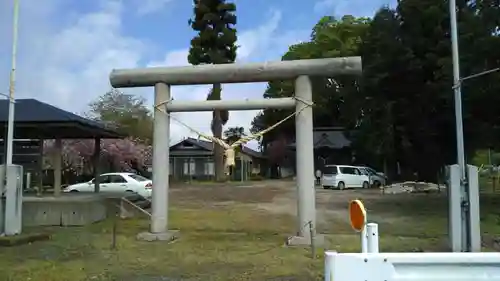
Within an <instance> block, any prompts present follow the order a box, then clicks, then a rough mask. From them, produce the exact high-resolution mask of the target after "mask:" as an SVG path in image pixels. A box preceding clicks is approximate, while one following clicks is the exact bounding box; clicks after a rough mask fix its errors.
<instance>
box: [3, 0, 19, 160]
mask: <svg viewBox="0 0 500 281" xmlns="http://www.w3.org/2000/svg"><path fill="white" fill-rule="evenodd" d="M18 20H19V0H14V16H13V23H12V24H13V26H12V69H11V72H10V85H9V119H8V123H7V154H6V160H5V162H6V164H7V165H11V164H12V151H13V140H14V89H15V82H16V56H17V27H18Z"/></svg>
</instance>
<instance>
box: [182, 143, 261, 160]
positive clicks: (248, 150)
mask: <svg viewBox="0 0 500 281" xmlns="http://www.w3.org/2000/svg"><path fill="white" fill-rule="evenodd" d="M184 141H187V142H189V143H191V144H193V145H197V146H199V147H201V148H203V149H206V150H209V151H212V150H213V149H214V145H213V143H212V142H210V141H206V140H199V139H195V138H187V139H185V140H184ZM242 152H243V153H245V154H247V155H249V156H252V157H256V158H265V156H264V155H263V154H262V153H261V152H259V151H255V150H253V149H251V148H249V147H247V146H243V151H242Z"/></svg>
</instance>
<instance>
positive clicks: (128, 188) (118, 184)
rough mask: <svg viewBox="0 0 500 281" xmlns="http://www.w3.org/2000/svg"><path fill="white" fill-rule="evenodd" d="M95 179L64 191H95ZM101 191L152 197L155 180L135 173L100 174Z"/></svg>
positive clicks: (74, 185)
mask: <svg viewBox="0 0 500 281" xmlns="http://www.w3.org/2000/svg"><path fill="white" fill-rule="evenodd" d="M94 183H95V179H92V180H91V181H88V182H84V183H77V184H73V185H70V186H68V187H66V188H65V189H64V192H93V191H94ZM99 187H100V191H102V192H106V193H125V192H131V193H136V194H139V195H140V196H142V197H144V198H150V197H151V192H152V188H153V182H152V181H151V180H149V179H147V178H145V177H143V176H140V175H136V174H133V173H108V174H102V175H100V176H99Z"/></svg>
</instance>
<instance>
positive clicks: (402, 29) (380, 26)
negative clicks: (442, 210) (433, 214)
mask: <svg viewBox="0 0 500 281" xmlns="http://www.w3.org/2000/svg"><path fill="white" fill-rule="evenodd" d="M477 5H479V6H481V7H482V8H478V6H477ZM491 13H494V14H495V15H497V16H498V8H488V7H486V6H485V2H478V1H472V2H467V3H466V2H463V1H459V3H458V18H459V32H460V33H459V38H460V42H459V43H460V50H461V57H460V64H461V71H462V76H467V75H470V74H473V73H478V72H481V71H484V70H486V69H489V68H492V67H493V66H494V65H495V63H494V61H496V62H498V56H497V55H496V54H494V53H495V52H493V51H492V50H494V48H496V47H498V46H499V45H498V36H495V35H494V34H493V32H492V30H493V29H492V27H493V26H495V22H496V21H498V20H497V19H494V20H493V17H492V16H491ZM449 30H450V26H449V12H448V3H447V2H446V1H431V0H423V1H420V0H402V1H399V3H398V5H397V7H396V9H395V10H391V9H388V8H384V9H381V10H380V11H379V12H378V13H377V14H376V15H375V17H374V20H373V22H372V23H371V24H370V27H369V29H368V32H367V34H366V36H365V37H364V38H363V44H362V48H361V53H362V56H363V68H364V70H363V87H362V90H361V91H360V95H361V96H360V97H364V104H362V105H361V106H359V108H360V110H361V111H362V113H363V114H362V118H361V122H360V126H359V128H358V138H357V147H358V148H361V147H363V148H364V149H365V151H372V152H378V155H379V157H383V158H385V159H384V160H389V161H390V162H392V164H393V167H395V166H396V165H395V164H396V163H399V164H400V165H402V166H404V167H406V168H407V170H408V172H411V173H413V172H417V173H418V175H419V177H420V178H421V179H424V180H434V179H435V175H436V171H437V170H439V168H440V167H441V166H442V165H444V164H450V163H456V146H455V138H456V135H455V134H456V132H455V120H454V108H453V103H454V100H453V94H452V75H451V74H452V71H451V51H450V50H451V46H450V39H449ZM493 79H498V74H496V75H491V76H487V77H481V78H477V79H475V80H468V81H466V83H464V84H463V93H464V94H463V104H464V108H463V112H464V114H463V115H464V132H465V145H466V151H467V154H468V155H469V156H471V155H472V153H473V152H474V151H475V150H477V149H478V148H481V147H487V146H490V145H491V146H493V143H494V142H495V138H498V129H495V128H498V127H496V126H495V124H496V122H498V114H495V113H494V112H495V110H494V109H493V107H494V106H492V105H491V104H495V103H497V102H498V101H499V100H498V99H499V98H498V95H496V94H494V92H495V90H493V89H497V87H498V86H497V85H498V83H494V82H493ZM375 157H377V156H375ZM387 158H388V159H387Z"/></svg>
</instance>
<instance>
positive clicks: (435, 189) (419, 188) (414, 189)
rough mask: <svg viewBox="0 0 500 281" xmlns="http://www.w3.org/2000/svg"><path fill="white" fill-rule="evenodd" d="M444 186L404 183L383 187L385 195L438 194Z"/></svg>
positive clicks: (413, 182) (425, 183) (412, 182)
mask: <svg viewBox="0 0 500 281" xmlns="http://www.w3.org/2000/svg"><path fill="white" fill-rule="evenodd" d="M445 188H446V186H445V185H443V184H441V185H439V184H436V183H430V182H416V181H405V182H400V183H393V184H391V185H389V186H385V187H384V193H386V194H398V193H439V192H442V191H443V189H445Z"/></svg>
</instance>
